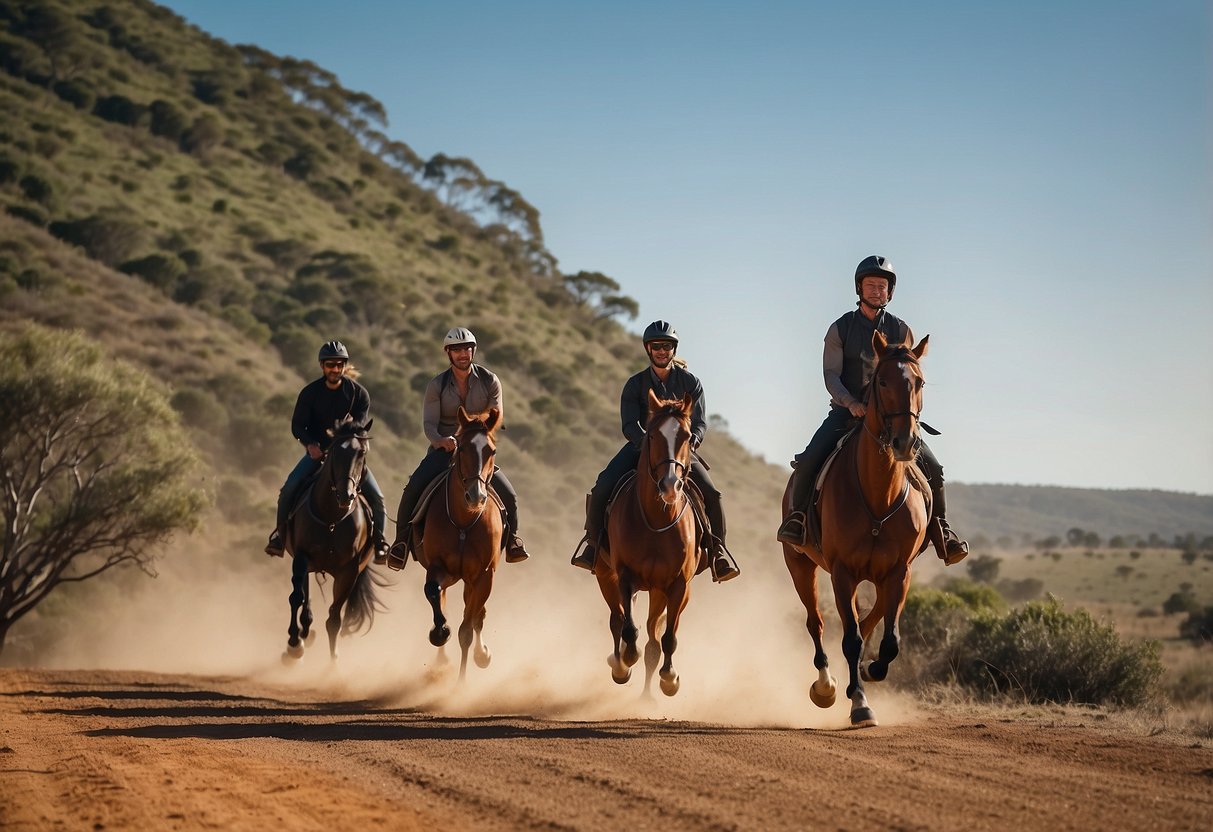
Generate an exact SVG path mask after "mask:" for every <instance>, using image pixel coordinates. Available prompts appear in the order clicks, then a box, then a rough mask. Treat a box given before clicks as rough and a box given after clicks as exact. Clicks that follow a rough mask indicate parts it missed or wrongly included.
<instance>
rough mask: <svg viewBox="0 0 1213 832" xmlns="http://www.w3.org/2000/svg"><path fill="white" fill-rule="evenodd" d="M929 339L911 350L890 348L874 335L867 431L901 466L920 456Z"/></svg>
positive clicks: (881, 336) (906, 345) (880, 335)
mask: <svg viewBox="0 0 1213 832" xmlns="http://www.w3.org/2000/svg"><path fill="white" fill-rule="evenodd" d="M930 337H931V336H929V335H927V336H926V337H924V338H923V339H922V340H921V341H919V342H918V346H916V347H911V346H910V342H909V341H906V342H905V343H903V344H890V343H889V342H888V339H886V338H885V336H884V334H883V333H882V332H880V330H877V331H876V332H875V333H873V335H872V346H873V348H874V349H875V351H876V370H875V372H874V373H873V374H872V389H871V392H870V393H869V394H868V412H867V415H866V416H865V417H864V429H865V430H867V431H868V432H869V433H870V434H872V436H874V437H876V441H877V442H878V443H879V444H880V446H881V448H883V449H885V450H887V451H889V452H890V453H892V455H893V458H894V459H895V460H897V461H898V462H910V461H912V460H913V459H914V457H915V455H916V454H917V453H918V414H919V413H921V412H922V388H923V385H924V384H925V380H924V379H923V375H922V365H921V364H920V363H919V362H920V361H921V359H922V357H923V356H925V355H926V354H927V340H928V339H929V338H930Z"/></svg>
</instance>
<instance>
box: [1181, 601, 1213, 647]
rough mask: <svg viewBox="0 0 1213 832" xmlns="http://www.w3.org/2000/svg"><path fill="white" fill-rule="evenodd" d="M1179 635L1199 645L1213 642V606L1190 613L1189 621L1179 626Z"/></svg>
mask: <svg viewBox="0 0 1213 832" xmlns="http://www.w3.org/2000/svg"><path fill="white" fill-rule="evenodd" d="M1179 634H1180V636H1182V637H1183V638H1186V639H1190V640H1192V641H1194V642H1196V643H1197V644H1208V643H1209V642H1213V606H1210V607H1205V608H1204V609H1203V610H1199V609H1197V610H1192V611H1190V612H1189V613H1188V618H1187V620H1185V621H1184V622H1183V623H1182V624H1180V625H1179Z"/></svg>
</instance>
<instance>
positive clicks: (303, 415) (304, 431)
mask: <svg viewBox="0 0 1213 832" xmlns="http://www.w3.org/2000/svg"><path fill="white" fill-rule="evenodd" d="M309 393H310V389H309V387H304V388H303V389H302V390H300V391H299V398H297V399H295V412H294V413H293V414H291V435H292V436H294V437H295V438H296V439H298V440H299V443H300V444H301V445H304V446H307V445H318V444H320V437H318V436H314V435H312V432H311V431H310V430H309V429H308V428H309V424H308V423H309V422H310V421H311V413H312V400H311V396H310V395H308V394H309Z"/></svg>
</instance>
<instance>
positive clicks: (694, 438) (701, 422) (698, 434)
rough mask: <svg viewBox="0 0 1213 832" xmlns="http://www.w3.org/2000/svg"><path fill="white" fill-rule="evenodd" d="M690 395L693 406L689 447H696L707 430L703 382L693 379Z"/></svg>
mask: <svg viewBox="0 0 1213 832" xmlns="http://www.w3.org/2000/svg"><path fill="white" fill-rule="evenodd" d="M691 395H692V396H693V397H694V398H695V407H694V408H692V409H691V447H692V448H698V447H699V446H700V445H702V444H703V437H704V436H706V435H707V432H708V420H707V418H706V417H705V416H704V414H705V413H706V412H707V403H706V401H705V400H704V395H703V384H702V383H700V381H699V379H695V389H694V390H692V391H691Z"/></svg>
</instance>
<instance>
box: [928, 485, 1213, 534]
mask: <svg viewBox="0 0 1213 832" xmlns="http://www.w3.org/2000/svg"><path fill="white" fill-rule="evenodd" d="M948 499H949V504H948V509H949V513H950V515H951V516H952V518H953V520H954V523H953V525H955V526H956V527H957V528H958V529H960V531H961V532H963V533H965V534H970V535H972V534H978V533H980V534H984V535H985V536H986V537H987V538H989V539H990V540H991V541H993V540H997V539H998V538H999V537H1002V536H1009V537H1011V538H1013V539H1014V540H1015V542H1016V544H1018V543H1020V542H1021V540H1022V538H1023V537H1024V536H1025V535H1027V536H1029V537H1030V539H1032V540H1038V539H1042V538H1046V537H1049V536H1051V535H1059V536H1061V537H1062V538H1063V539H1064V537H1065V534H1066V532H1067V531H1068V530H1070V529H1071V528H1080V529H1083V530H1085V531H1092V532H1095V533H1096V534H1098V535H1100V536H1101V537H1102V538H1103V539H1104V540H1105V541H1106V540H1107V539H1108V538H1110V537H1113V536H1116V535H1121V536H1123V537H1126V538H1132V539H1137V538H1143V539H1149V537H1150V535H1151V534H1154V535H1158V536H1159V537H1160V538H1161V539H1162V540H1164V541H1166V542H1167V543H1170V542H1172V540H1173V539H1174V538H1175V536H1176V535H1180V536H1184V535H1187V534H1189V533H1191V534H1195V535H1196V536H1197V537H1198V538H1204V537H1207V536H1209V535H1213V497H1207V496H1201V495H1198V494H1181V493H1177V492H1174V491H1147V490H1121V491H1113V490H1102V489H1094V488H1063V487H1060V486H1049V485H1032V486H1024V485H967V484H964V483H949V485H948ZM970 530H972V531H970Z"/></svg>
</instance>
